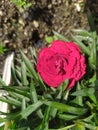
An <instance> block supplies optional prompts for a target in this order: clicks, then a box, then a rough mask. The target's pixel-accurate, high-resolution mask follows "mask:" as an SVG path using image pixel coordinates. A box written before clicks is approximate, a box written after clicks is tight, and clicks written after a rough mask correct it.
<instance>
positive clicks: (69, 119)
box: [58, 113, 78, 121]
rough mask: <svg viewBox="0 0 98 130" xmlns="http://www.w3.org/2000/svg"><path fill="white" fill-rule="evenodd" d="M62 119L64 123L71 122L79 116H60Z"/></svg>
mask: <svg viewBox="0 0 98 130" xmlns="http://www.w3.org/2000/svg"><path fill="white" fill-rule="evenodd" d="M58 116H59V118H60V119H63V120H64V121H71V120H73V119H76V118H77V117H78V116H75V115H72V114H64V113H63V114H58Z"/></svg>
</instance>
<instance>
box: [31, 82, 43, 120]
mask: <svg viewBox="0 0 98 130" xmlns="http://www.w3.org/2000/svg"><path fill="white" fill-rule="evenodd" d="M30 93H31V99H32V102H33V103H36V102H37V101H38V97H37V93H36V89H35V87H34V84H33V83H31V84H30ZM37 114H38V115H39V117H40V118H43V114H42V111H41V109H39V110H37Z"/></svg>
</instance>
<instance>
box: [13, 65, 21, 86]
mask: <svg viewBox="0 0 98 130" xmlns="http://www.w3.org/2000/svg"><path fill="white" fill-rule="evenodd" d="M11 74H12V79H13V81H14V84H15V85H17V86H18V85H19V86H20V85H21V83H20V81H19V80H18V78H17V76H16V72H15V68H14V66H12V68H11Z"/></svg>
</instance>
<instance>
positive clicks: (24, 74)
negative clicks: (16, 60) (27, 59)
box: [21, 62, 28, 86]
mask: <svg viewBox="0 0 98 130" xmlns="http://www.w3.org/2000/svg"><path fill="white" fill-rule="evenodd" d="M21 80H22V84H23V85H24V86H27V85H28V81H27V72H26V66H25V64H24V62H22V63H21Z"/></svg>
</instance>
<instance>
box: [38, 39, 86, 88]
mask: <svg viewBox="0 0 98 130" xmlns="http://www.w3.org/2000/svg"><path fill="white" fill-rule="evenodd" d="M85 70H86V64H85V58H84V56H83V55H82V54H81V51H80V48H79V47H78V45H76V44H75V43H73V42H64V41H60V40H56V41H53V43H52V45H51V46H50V47H45V48H43V49H42V50H41V51H40V52H39V55H38V61H37V71H38V72H39V74H40V76H41V78H42V79H43V80H44V82H45V83H46V84H47V85H49V86H50V87H59V86H60V84H61V83H62V82H63V81H64V80H66V79H69V84H68V86H67V89H70V88H72V87H73V86H74V85H75V82H76V81H78V80H80V79H81V78H82V77H83V75H84V74H85Z"/></svg>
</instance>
